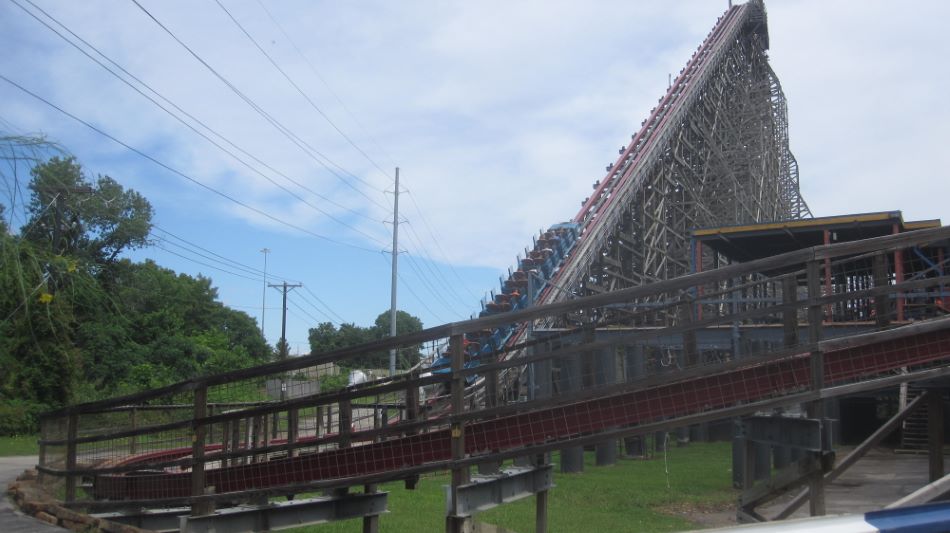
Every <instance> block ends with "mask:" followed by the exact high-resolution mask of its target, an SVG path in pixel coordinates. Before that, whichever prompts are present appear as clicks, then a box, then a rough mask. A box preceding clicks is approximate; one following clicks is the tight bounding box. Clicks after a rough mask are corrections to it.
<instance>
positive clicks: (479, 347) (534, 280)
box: [429, 222, 580, 383]
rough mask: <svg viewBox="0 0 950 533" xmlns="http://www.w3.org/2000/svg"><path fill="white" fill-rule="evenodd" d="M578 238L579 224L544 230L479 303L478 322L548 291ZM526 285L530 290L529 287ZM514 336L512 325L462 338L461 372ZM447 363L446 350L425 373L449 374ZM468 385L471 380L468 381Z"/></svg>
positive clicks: (470, 378) (477, 362) (469, 334)
mask: <svg viewBox="0 0 950 533" xmlns="http://www.w3.org/2000/svg"><path fill="white" fill-rule="evenodd" d="M579 234H580V224H576V223H573V222H562V223H560V224H555V225H553V226H551V227H550V228H548V230H547V231H545V232H543V233H541V236H540V237H538V238H536V239H534V245H533V247H532V249H531V250H528V251H527V257H525V258H523V259H522V258H519V259H518V268H517V270H511V269H509V271H508V279H504V278H502V279H501V280H500V282H501V287H500V288H501V292H498V293H495V292H494V291H493V292H492V294H491V299H490V300H489V301H487V302H482V310H481V312H479V314H478V316H479V318H481V317H485V316H491V315H496V314H499V313H507V312H511V311H515V310H518V309H524V308H525V307H528V306H529V305H530V303H531V302H530V301H529V294H530V295H533V296H534V298H535V299H537V296H538V295H539V294H541V293H542V292H543V291H544V290H545V289H547V288H548V285H549V282H550V280H551V278H552V277H553V276H554V275H555V273H557V271H558V268H560V267H561V265H562V264H563V263H564V260H565V259H566V258H567V257H568V255H569V254H570V252H571V250H572V249H573V248H574V245H575V244H577V237H578V235H579ZM529 284H530V286H529ZM514 332H515V327H514V325H505V326H501V327H498V328H495V329H493V330H485V331H479V332H475V333H468V334H466V335H465V340H464V350H465V368H475V367H477V366H479V365H480V364H481V361H482V360H483V359H485V358H487V357H488V356H490V355H492V354H495V353H497V352H498V351H500V350H501V349H502V348H504V346H505V345H506V344H507V343H508V341H509V339H510V338H511V336H512V334H513V333H514ZM450 364H451V359H450V357H449V354H448V349H446V350H445V351H444V352H442V353H441V354H440V355H439V357H437V358H436V359H435V360H434V361H433V362H432V365H431V366H430V367H429V370H430V371H432V372H433V373H435V374H443V373H448V372H449V366H450ZM468 380H469V382H470V383H471V382H472V381H474V380H475V376H474V375H472V376H469V377H468Z"/></svg>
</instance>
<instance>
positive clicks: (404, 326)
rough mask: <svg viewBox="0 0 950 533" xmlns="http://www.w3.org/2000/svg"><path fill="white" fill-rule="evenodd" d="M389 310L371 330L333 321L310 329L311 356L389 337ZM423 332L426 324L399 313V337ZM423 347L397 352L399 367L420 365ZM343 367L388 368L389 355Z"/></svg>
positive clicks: (372, 356) (354, 360)
mask: <svg viewBox="0 0 950 533" xmlns="http://www.w3.org/2000/svg"><path fill="white" fill-rule="evenodd" d="M389 324H390V322H389V311H386V312H384V313H381V314H380V315H379V316H378V317H376V321H375V322H374V323H373V325H372V326H370V327H365V328H364V327H360V326H357V325H356V324H351V323H343V324H340V327H339V328H337V327H336V326H334V325H333V324H332V323H330V322H323V323H320V324H318V325H317V327H315V328H310V331H309V340H310V350H311V353H314V354H318V353H325V352H329V351H333V350H339V349H341V348H349V347H351V346H358V345H360V344H365V343H368V342H372V341H376V340H380V339H385V338H386V337H389ZM421 330H422V321H421V320H420V319H419V318H417V317H415V316H413V315H411V314H409V313H407V312H405V311H396V334H397V335H404V334H407V333H414V332H416V331H421ZM420 348H421V347H420V346H418V345H416V346H406V347H402V348H400V349H399V351H398V353H397V365H396V366H397V368H403V369H408V368H410V367H411V366H412V365H415V364H416V363H417V362H419V357H420ZM342 364H343V366H352V367H359V368H388V367H389V352H370V353H365V354H360V355H359V356H356V357H353V358H348V359H346V360H345V361H344V362H343V363H342Z"/></svg>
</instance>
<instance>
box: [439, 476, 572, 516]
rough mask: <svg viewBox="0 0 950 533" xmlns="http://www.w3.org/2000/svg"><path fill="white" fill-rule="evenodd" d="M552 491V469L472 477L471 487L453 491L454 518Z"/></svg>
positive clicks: (460, 487)
mask: <svg viewBox="0 0 950 533" xmlns="http://www.w3.org/2000/svg"><path fill="white" fill-rule="evenodd" d="M552 488H554V468H553V467H552V466H551V465H550V464H547V465H542V466H538V467H512V468H506V469H503V470H502V471H501V473H500V474H498V475H493V476H479V475H474V476H472V481H471V483H467V484H465V485H460V486H459V487H457V488H456V491H457V494H456V503H455V516H457V517H459V518H462V517H469V516H472V515H473V514H474V513H475V512H476V511H487V510H488V509H491V508H493V507H497V506H499V505H501V504H504V503H509V502H513V501H516V500H520V499H522V498H527V497H528V496H531V495H533V494H537V493H541V492H544V491H547V490H550V489H552ZM445 495H446V512H451V510H452V509H451V502H450V500H451V487H449V486H446V492H445Z"/></svg>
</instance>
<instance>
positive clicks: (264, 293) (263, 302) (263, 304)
mask: <svg viewBox="0 0 950 533" xmlns="http://www.w3.org/2000/svg"><path fill="white" fill-rule="evenodd" d="M261 253H262V254H264V290H263V291H262V292H261V337H264V312H265V311H266V310H267V254H269V253H270V248H261ZM264 340H267V337H264Z"/></svg>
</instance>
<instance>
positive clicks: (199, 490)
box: [191, 384, 214, 516]
mask: <svg viewBox="0 0 950 533" xmlns="http://www.w3.org/2000/svg"><path fill="white" fill-rule="evenodd" d="M207 409H208V387H207V386H206V385H204V384H201V385H199V386H198V388H197V389H195V398H194V409H193V411H192V417H193V420H194V423H193V431H194V433H193V437H192V444H191V457H192V459H193V460H194V464H193V465H192V467H191V495H192V497H197V496H204V492H205V463H204V456H205V433H206V431H207V429H206V426H205V425H204V423H203V422H199V421H198V420H200V419H202V418H204V417H205V415H206V414H207ZM212 512H214V504H213V503H212V502H211V501H200V500H199V501H197V502H194V503H192V504H191V514H192V516H202V515H207V514H211V513H212Z"/></svg>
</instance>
